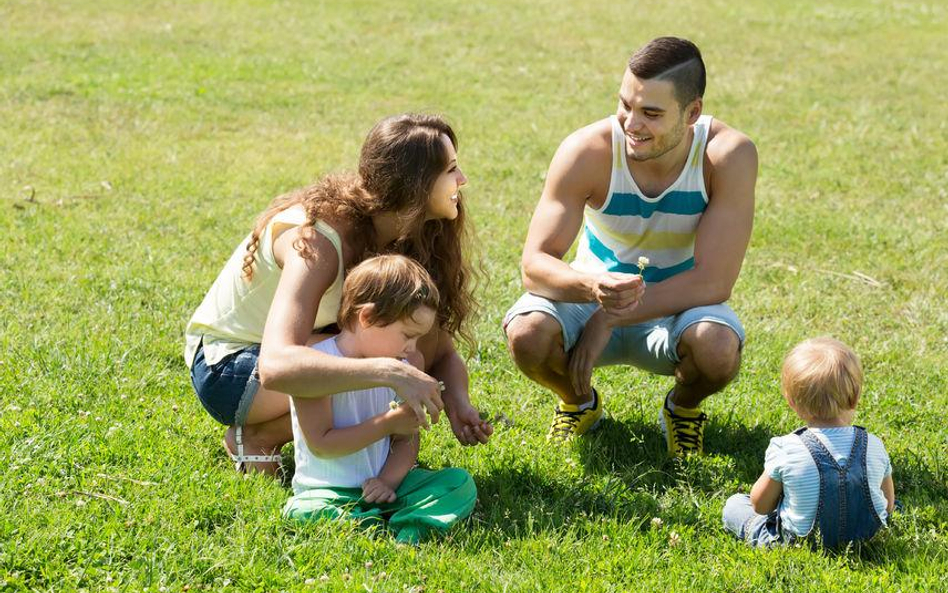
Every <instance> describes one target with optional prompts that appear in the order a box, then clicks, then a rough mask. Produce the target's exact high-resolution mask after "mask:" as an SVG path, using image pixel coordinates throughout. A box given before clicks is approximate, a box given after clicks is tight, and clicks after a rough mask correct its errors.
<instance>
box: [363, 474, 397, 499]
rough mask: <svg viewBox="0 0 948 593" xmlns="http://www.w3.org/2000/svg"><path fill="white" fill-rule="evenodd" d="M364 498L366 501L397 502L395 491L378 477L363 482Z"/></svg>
mask: <svg viewBox="0 0 948 593" xmlns="http://www.w3.org/2000/svg"><path fill="white" fill-rule="evenodd" d="M362 500H364V501H365V502H395V491H394V490H393V489H392V488H391V487H390V486H389V485H388V484H386V483H385V482H383V481H382V480H380V479H378V478H369V479H368V480H366V481H365V482H362Z"/></svg>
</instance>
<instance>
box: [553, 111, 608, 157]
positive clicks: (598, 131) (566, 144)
mask: <svg viewBox="0 0 948 593" xmlns="http://www.w3.org/2000/svg"><path fill="white" fill-rule="evenodd" d="M557 156H558V157H561V158H564V159H565V160H567V161H572V162H575V163H589V162H592V161H596V160H599V159H601V158H603V157H605V159H606V162H611V160H612V123H611V122H610V120H609V118H608V117H607V118H605V119H601V120H599V121H597V122H593V123H591V124H589V125H588V126H583V127H582V128H579V129H578V130H576V131H575V132H573V133H572V134H570V135H569V136H567V137H566V138H565V139H564V140H563V142H562V143H560V147H559V150H557Z"/></svg>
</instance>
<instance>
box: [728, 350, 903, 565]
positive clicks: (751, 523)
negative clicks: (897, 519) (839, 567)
mask: <svg viewBox="0 0 948 593" xmlns="http://www.w3.org/2000/svg"><path fill="white" fill-rule="evenodd" d="M780 379H781V390H782V392H783V396H784V398H785V399H786V401H787V404H789V405H790V407H791V408H792V409H793V411H794V412H796V414H797V416H799V417H800V419H801V420H803V421H804V422H805V423H806V426H805V427H803V428H801V429H799V430H796V431H794V432H793V433H791V434H788V435H785V436H781V437H776V438H773V439H771V440H770V446H769V447H768V448H767V453H766V454H765V461H764V472H763V474H761V476H760V478H758V480H757V482H756V483H755V484H754V487H753V488H752V489H751V493H750V496H748V495H746V494H735V495H734V496H732V497H731V498H729V499H728V501H727V503H726V504H725V505H724V527H725V528H726V529H727V530H728V531H730V532H731V533H733V534H734V535H736V536H737V537H739V538H741V539H743V540H744V541H746V542H747V543H748V544H750V545H752V546H755V547H770V546H774V545H780V544H783V543H787V542H789V541H791V540H793V539H794V538H799V537H804V536H806V535H808V534H810V533H811V532H812V531H813V530H814V529H817V530H818V531H819V533H820V536H821V539H822V542H823V545H824V546H826V547H827V548H838V547H841V546H845V545H846V544H847V543H849V542H854V541H859V540H865V539H868V538H870V537H872V536H873V535H874V534H875V533H876V532H877V531H878V530H879V529H880V528H882V527H884V526H885V524H886V520H887V518H888V517H889V515H890V514H891V512H892V510H893V508H894V506H895V487H894V485H893V482H892V468H891V466H890V464H889V457H888V454H887V453H886V450H885V447H884V446H883V445H882V442H881V441H880V440H879V439H878V438H876V437H875V436H873V435H871V434H869V433H868V432H866V430H865V429H864V428H862V427H860V426H853V424H852V420H853V416H854V415H855V412H856V404H857V403H858V401H859V395H860V391H861V389H862V370H861V368H860V366H859V359H858V358H857V357H856V355H855V353H853V351H852V350H850V349H849V348H848V347H847V346H846V345H845V344H843V343H841V342H839V341H837V340H834V339H832V338H815V339H811V340H807V341H805V342H803V343H801V344H799V345H797V346H796V347H795V348H794V349H793V350H792V351H791V352H790V354H789V355H787V358H786V360H785V361H784V364H783V370H782V372H781V377H780Z"/></svg>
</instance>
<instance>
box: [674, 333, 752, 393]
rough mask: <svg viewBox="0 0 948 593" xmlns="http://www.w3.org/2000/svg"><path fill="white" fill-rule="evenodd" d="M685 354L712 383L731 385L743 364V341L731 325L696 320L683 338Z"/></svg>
mask: <svg viewBox="0 0 948 593" xmlns="http://www.w3.org/2000/svg"><path fill="white" fill-rule="evenodd" d="M681 345H682V350H683V352H682V354H683V356H684V357H688V358H690V359H691V364H692V365H693V366H694V367H695V370H696V371H697V372H698V373H699V374H700V375H701V376H702V377H703V378H704V380H705V381H707V382H709V383H715V384H718V385H720V386H722V387H723V386H724V385H727V384H728V383H730V382H731V380H733V379H734V377H736V376H737V372H738V370H739V369H740V367H741V341H740V338H738V336H737V333H735V331H734V330H733V329H731V328H730V327H728V326H726V325H723V324H720V323H713V322H709V321H703V322H700V323H696V324H694V325H692V326H691V327H689V328H688V329H687V330H685V333H684V334H682V337H681Z"/></svg>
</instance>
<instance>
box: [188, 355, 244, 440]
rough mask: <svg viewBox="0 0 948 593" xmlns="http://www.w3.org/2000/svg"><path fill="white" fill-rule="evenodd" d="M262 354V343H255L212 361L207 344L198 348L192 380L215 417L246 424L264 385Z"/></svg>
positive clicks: (235, 424) (201, 399)
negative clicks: (207, 359) (208, 360)
mask: <svg viewBox="0 0 948 593" xmlns="http://www.w3.org/2000/svg"><path fill="white" fill-rule="evenodd" d="M259 356H260V345H259V344H254V345H252V346H249V347H247V348H244V349H243V350H240V351H239V352H234V353H233V354H228V355H227V356H225V357H224V358H222V359H221V360H220V361H218V362H217V363H215V364H212V365H208V364H207V363H206V362H205V360H204V348H203V347H201V348H198V351H197V354H196V355H195V356H194V363H193V364H192V365H191V384H192V385H194V391H195V392H197V396H198V399H199V400H200V401H201V405H203V406H204V409H205V410H207V413H208V414H210V415H211V417H213V418H214V420H217V421H218V422H220V423H221V424H224V425H227V426H243V425H244V423H245V422H246V420H247V414H248V413H249V412H250V404H252V403H253V398H254V396H255V395H257V389H258V388H259V387H260V379H259V378H258V376H257V358H258V357H259Z"/></svg>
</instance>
